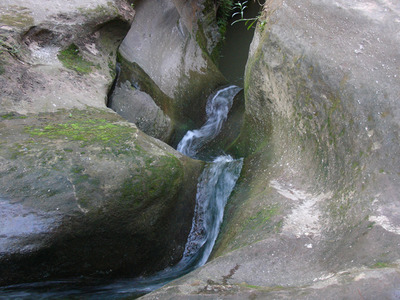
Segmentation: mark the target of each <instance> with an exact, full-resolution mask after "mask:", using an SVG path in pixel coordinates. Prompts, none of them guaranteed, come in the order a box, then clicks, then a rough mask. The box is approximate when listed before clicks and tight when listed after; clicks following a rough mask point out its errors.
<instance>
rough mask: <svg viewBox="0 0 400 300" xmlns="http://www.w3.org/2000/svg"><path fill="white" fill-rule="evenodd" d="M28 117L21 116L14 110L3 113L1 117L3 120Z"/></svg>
mask: <svg viewBox="0 0 400 300" xmlns="http://www.w3.org/2000/svg"><path fill="white" fill-rule="evenodd" d="M26 118H27V116H21V115H19V114H17V113H14V112H10V113H6V114H4V115H1V119H3V120H13V119H26Z"/></svg>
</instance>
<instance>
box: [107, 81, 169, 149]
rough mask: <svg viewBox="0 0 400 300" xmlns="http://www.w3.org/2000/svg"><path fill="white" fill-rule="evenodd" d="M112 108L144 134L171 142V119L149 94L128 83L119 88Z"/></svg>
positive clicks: (114, 96)
mask: <svg viewBox="0 0 400 300" xmlns="http://www.w3.org/2000/svg"><path fill="white" fill-rule="evenodd" d="M110 108H112V109H113V110H114V111H115V112H117V113H118V114H119V115H121V116H122V117H124V118H125V119H126V120H128V121H129V122H133V123H135V124H136V126H137V127H138V128H139V129H140V130H142V131H143V132H144V133H146V134H148V135H150V136H152V137H154V138H157V139H159V140H162V141H165V142H167V141H169V139H170V137H171V134H172V129H173V128H172V123H171V119H170V118H169V117H168V116H166V115H165V114H164V112H163V111H162V110H161V109H160V108H159V107H158V106H157V105H156V103H155V102H154V100H153V99H152V98H151V97H150V95H149V94H146V93H145V92H142V91H139V90H137V89H134V88H132V87H131V84H130V83H129V82H128V81H127V82H125V83H122V84H121V85H120V86H117V87H116V88H115V90H114V93H113V95H112V101H111V105H110Z"/></svg>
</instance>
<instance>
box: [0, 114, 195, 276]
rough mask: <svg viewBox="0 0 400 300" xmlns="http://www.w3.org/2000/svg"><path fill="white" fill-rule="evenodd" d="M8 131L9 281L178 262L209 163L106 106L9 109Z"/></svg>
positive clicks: (129, 271) (1, 180)
mask: <svg viewBox="0 0 400 300" xmlns="http://www.w3.org/2000/svg"><path fill="white" fill-rule="evenodd" d="M0 135H1V136H2V143H1V145H0V153H1V155H0V156H1V168H0V184H1V186H2V192H1V198H2V199H1V200H0V207H1V208H2V213H1V214H2V216H3V217H2V218H1V221H0V224H1V225H2V226H1V231H0V233H1V237H2V238H1V240H0V266H1V267H0V274H1V276H0V278H1V280H0V284H10V283H16V282H22V281H31V280H41V279H45V278H48V279H49V278H56V277H58V278H60V277H67V276H77V275H91V276H117V275H122V274H123V275H129V276H132V275H140V274H143V273H144V272H147V273H151V272H154V271H156V270H160V269H162V268H165V267H166V266H169V265H172V264H174V263H176V262H177V261H179V259H180V258H181V256H182V253H183V250H184V245H185V243H186V239H187V235H188V233H189V231H190V228H191V221H192V217H193V210H194V202H195V195H196V185H197V178H198V176H199V175H200V172H201V169H202V167H201V166H202V163H201V162H197V161H194V160H191V159H188V158H186V157H184V156H182V155H180V154H179V153H178V152H176V151H175V150H174V149H172V148H170V147H169V146H167V145H165V144H164V143H162V142H160V141H158V140H155V139H153V138H151V137H148V136H146V135H144V134H143V133H141V132H140V131H139V130H138V129H137V128H136V127H135V126H134V125H132V124H129V123H127V122H125V121H122V119H121V117H119V116H117V115H116V114H115V113H113V112H110V111H109V110H105V109H102V110H100V109H93V108H92V109H87V110H70V111H60V112H56V113H42V114H40V115H29V116H19V115H10V114H8V115H3V120H2V121H1V126H0ZM154 257H157V260H155V259H154Z"/></svg>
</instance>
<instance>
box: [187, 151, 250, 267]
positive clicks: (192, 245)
mask: <svg viewBox="0 0 400 300" xmlns="http://www.w3.org/2000/svg"><path fill="white" fill-rule="evenodd" d="M242 164H243V160H242V159H236V160H235V159H233V158H232V157H231V156H229V155H227V156H219V157H217V158H216V159H215V160H214V161H213V162H212V163H210V164H208V165H207V166H206V168H205V169H204V171H203V173H202V174H201V176H200V178H199V183H198V185H197V195H196V206H195V211H194V217H193V222H192V229H191V231H190V233H189V237H188V240H187V242H186V246H185V251H184V254H183V258H182V262H184V263H185V264H194V265H195V266H196V267H199V266H202V265H204V264H205V263H206V262H207V259H208V257H209V256H210V254H211V251H212V249H213V247H214V244H215V240H216V239H217V236H218V233H219V229H220V227H221V223H222V220H223V216H224V208H225V205H226V202H227V200H228V198H229V196H230V194H231V192H232V190H233V188H234V187H235V184H236V181H237V179H238V178H239V175H240V171H241V169H242Z"/></svg>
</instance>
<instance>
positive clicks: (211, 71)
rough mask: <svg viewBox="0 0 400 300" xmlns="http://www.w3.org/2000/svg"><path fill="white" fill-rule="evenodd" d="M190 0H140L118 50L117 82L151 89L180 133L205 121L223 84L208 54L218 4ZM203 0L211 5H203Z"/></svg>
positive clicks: (212, 46) (213, 44)
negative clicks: (212, 98)
mask: <svg viewBox="0 0 400 300" xmlns="http://www.w3.org/2000/svg"><path fill="white" fill-rule="evenodd" d="M189 2H190V3H191V4H190V3H189ZM189 2H187V1H172V0H166V1H157V0H148V1H140V2H138V3H137V4H136V5H135V9H136V11H137V12H136V15H135V19H134V20H133V23H132V26H131V29H130V30H129V32H128V34H127V36H126V38H125V39H124V41H123V42H122V44H121V47H120V49H119V53H120V54H121V57H120V61H121V68H122V76H121V82H122V83H124V82H125V81H126V80H129V81H130V82H131V84H132V86H133V87H135V88H138V89H140V90H142V91H143V92H146V93H147V94H149V95H150V96H151V97H152V98H153V99H154V101H155V103H156V104H157V105H158V106H159V107H160V108H161V109H162V110H163V111H164V113H165V114H166V115H168V116H169V117H170V118H171V119H172V120H173V121H174V125H175V129H177V130H178V132H177V134H176V135H177V136H178V137H181V136H182V134H183V133H184V131H186V130H187V128H182V127H185V126H189V127H192V128H193V127H199V126H200V125H201V124H202V123H203V122H204V121H205V113H204V112H205V105H206V101H207V97H208V95H209V94H211V92H213V91H214V90H215V89H216V88H217V87H218V86H220V85H222V84H224V83H226V80H225V79H224V77H223V76H222V74H221V73H220V72H219V71H218V69H217V67H216V66H215V64H214V62H213V60H212V59H211V54H212V52H213V50H214V49H215V48H216V45H217V41H220V35H218V33H219V31H218V27H217V26H216V25H215V26H214V27H215V28H214V27H213V26H212V25H213V24H216V17H215V14H216V8H213V5H211V6H210V4H211V2H212V1H189ZM205 2H207V4H208V6H210V7H211V8H208V9H206V7H205V4H206V3H205ZM213 14H214V15H213ZM203 28H205V29H203ZM210 28H211V29H212V28H214V29H213V30H211V29H210ZM207 30H208V32H207ZM210 32H214V33H215V34H214V35H213V34H211V33H210ZM218 37H219V38H218ZM175 142H176V140H175ZM172 143H173V141H172Z"/></svg>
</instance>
